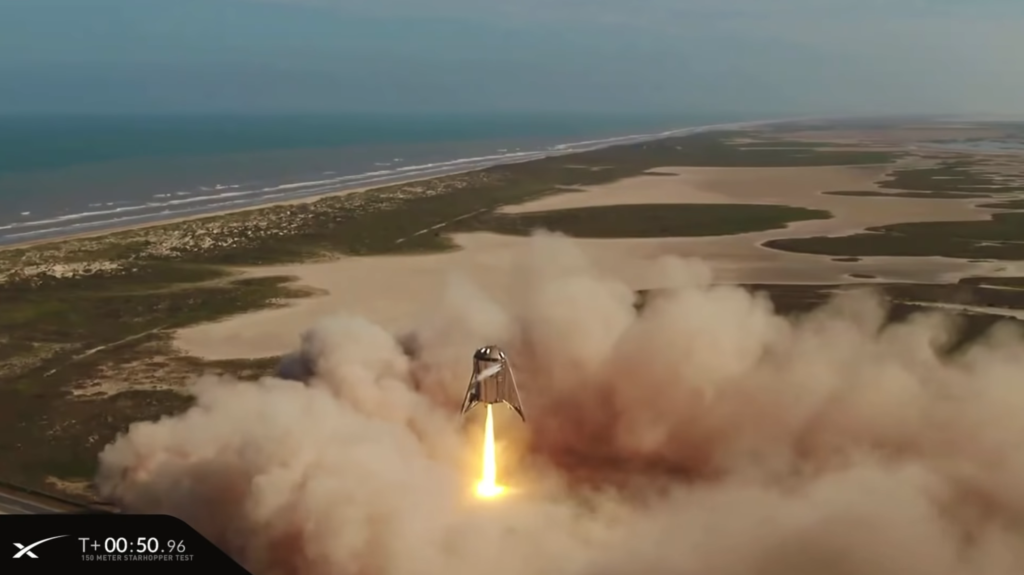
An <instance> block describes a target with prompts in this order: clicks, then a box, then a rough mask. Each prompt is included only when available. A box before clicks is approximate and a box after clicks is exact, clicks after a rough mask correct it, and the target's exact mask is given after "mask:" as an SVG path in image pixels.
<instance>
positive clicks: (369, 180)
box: [0, 114, 748, 245]
mask: <svg viewBox="0 0 1024 575" xmlns="http://www.w3.org/2000/svg"><path fill="white" fill-rule="evenodd" d="M746 120H748V118H737V117H722V116H704V117H697V116H695V117H689V118H687V117H664V116H662V117H654V116H636V115H634V116H622V117H614V116H572V115H557V116H556V115H511V114H509V115H490V116H483V115H475V116H471V115H449V116H443V115H429V116H426V115H425V116H329V117H328V116H318V117H313V116H146V117H141V116H80V117H72V116H45V117H44V116H35V117H13V116H12V117H0V244H7V245H10V244H14V243H19V242H25V241H32V240H39V239H49V238H57V237H62V236H67V235H73V234H77V233H82V232H94V231H102V230H105V229H113V228H118V227H122V226H128V225H135V224H141V223H148V222H154V221H160V220H166V219H172V218H176V217H181V216H188V215H196V214H204V213H214V212H218V211H224V210H231V209H237V208H242V207H248V206H254V205H260V204H268V203H273V202H277V201H284V200H289V199H296V198H302V197H308V196H314V195H319V194H324V193H328V192H332V191H340V190H344V189H351V188H357V187H365V186H375V185H385V184H388V183H393V182H397V181H402V180H406V179H412V178H421V177H430V176H437V175H443V174H446V173H452V172H458V171H464V170H471V169H477V168H483V167H487V166H492V165H496V164H502V163H510V162H520V161H526V160H531V159H536V158H540V157H544V156H547V155H552V154H563V153H570V152H575V151H583V150H587V149H593V148H598V147H602V146H608V145H614V144H622V143H630V142H638V141H643V140H645V139H651V138H655V137H660V136H664V135H669V134H673V133H685V132H686V131H692V129H693V128H695V127H699V126H708V125H719V124H727V123H734V122H743V121H746Z"/></svg>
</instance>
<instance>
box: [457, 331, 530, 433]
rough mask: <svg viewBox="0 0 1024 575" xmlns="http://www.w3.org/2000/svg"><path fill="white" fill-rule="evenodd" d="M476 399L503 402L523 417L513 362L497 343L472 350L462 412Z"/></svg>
mask: <svg viewBox="0 0 1024 575" xmlns="http://www.w3.org/2000/svg"><path fill="white" fill-rule="evenodd" d="M478 403H484V404H494V403H504V404H505V405H507V406H508V407H509V408H510V409H512V410H513V411H515V412H516V413H518V414H519V418H520V419H522V420H523V421H526V415H524V414H523V403H522V401H521V400H520V399H519V388H518V387H516V378H515V375H513V374H512V366H511V365H509V363H508V358H507V357H506V356H505V352H504V351H502V350H501V349H500V348H499V347H498V346H494V345H489V346H486V347H481V348H480V349H478V350H476V352H474V353H473V376H472V377H471V378H470V379H469V388H468V389H467V390H466V398H465V399H464V400H463V401H462V413H463V414H465V413H466V412H468V411H469V410H470V409H473V408H474V407H476V405H477V404H478Z"/></svg>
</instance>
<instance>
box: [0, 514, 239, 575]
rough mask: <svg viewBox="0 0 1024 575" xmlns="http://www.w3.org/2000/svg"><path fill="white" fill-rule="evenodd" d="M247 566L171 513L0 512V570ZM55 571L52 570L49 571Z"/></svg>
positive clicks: (229, 569) (11, 573) (228, 570)
mask: <svg viewBox="0 0 1024 575" xmlns="http://www.w3.org/2000/svg"><path fill="white" fill-rule="evenodd" d="M65 568H71V569H74V571H73V572H74V573H79V574H88V573H145V574H146V575H159V574H162V573H189V572H190V571H189V570H190V569H193V570H194V569H199V570H203V571H205V572H207V573H218V574H220V575H229V574H233V573H237V574H239V575H248V572H247V571H246V570H245V569H243V568H242V567H241V566H240V565H239V564H238V563H236V562H235V561H234V560H233V559H231V557H229V556H228V555H227V554H226V553H224V552H223V551H221V550H220V549H219V548H217V546H216V545H214V544H213V543H211V542H210V541H208V540H207V539H206V538H205V537H203V536H202V535H200V534H199V533H198V532H197V531H196V530H195V529H192V528H191V527H189V525H188V524H187V523H185V522H184V521H182V520H180V519H178V518H176V517H171V516H170V515H125V514H95V515H88V514H82V515H79V514H54V515H0V573H3V574H4V575H21V574H22V573H25V574H28V573H32V574H38V573H43V572H47V571H48V570H50V569H65ZM53 572H56V571H53Z"/></svg>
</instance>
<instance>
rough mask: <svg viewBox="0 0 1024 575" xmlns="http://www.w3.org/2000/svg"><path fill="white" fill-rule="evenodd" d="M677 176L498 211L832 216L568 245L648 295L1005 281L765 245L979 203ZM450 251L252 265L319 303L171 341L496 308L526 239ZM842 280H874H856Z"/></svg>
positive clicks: (476, 236)
mask: <svg viewBox="0 0 1024 575" xmlns="http://www.w3.org/2000/svg"><path fill="white" fill-rule="evenodd" d="M670 170H671V171H672V172H673V173H675V174H676V175H675V176H638V177H635V178H629V179H626V180H622V181H619V182H615V183H611V184H607V185H603V186H594V187H592V188H588V189H586V190H584V191H578V192H567V193H565V194H559V195H555V196H549V197H547V198H543V199H540V200H537V201H534V202H530V203H527V204H523V205H518V206H511V207H508V208H506V211H508V212H513V213H515V212H519V213H522V212H528V211H537V210H550V209H565V208H572V207H586V206H592V205H620V204H624V203H687V202H690V203H708V202H712V203H779V204H786V205H796V206H805V207H811V208H823V209H827V210H830V211H833V213H834V215H835V218H834V219H831V220H820V221H808V222H799V223H796V224H791V225H790V226H789V227H787V228H786V229H782V230H773V231H768V232H756V233H749V234H739V235H732V236H716V237H699V238H643V239H601V240H590V239H588V240H576V245H578V246H579V248H580V249H581V250H582V251H583V252H584V253H585V254H586V255H587V256H588V257H589V258H590V259H591V260H592V261H593V263H594V266H595V267H596V268H597V269H598V270H600V271H601V272H603V273H605V274H607V275H609V276H610V277H613V278H616V279H619V280H621V281H623V282H624V283H625V284H626V285H629V286H630V287H631V288H633V289H643V288H651V287H657V285H653V284H652V282H654V281H656V279H654V276H652V275H651V273H650V268H649V267H648V266H649V264H650V262H652V261H653V260H655V259H657V258H658V257H661V256H666V255H671V256H679V257H684V258H700V259H702V260H704V261H705V262H706V263H707V264H708V265H709V266H710V267H711V268H712V269H713V270H714V273H715V274H716V277H717V278H718V279H719V280H721V281H727V282H743V283H748V282H750V283H856V282H858V281H860V282H863V281H910V282H927V281H955V280H956V279H958V278H959V277H963V276H964V275H970V274H985V275H1012V274H1013V273H1020V271H1021V270H1015V269H1012V267H1013V266H1009V265H1008V264H1007V263H1006V262H997V263H969V262H966V261H963V260H953V259H946V258H893V257H878V258H864V259H863V260H862V261H861V262H857V263H850V262H836V261H833V260H832V259H831V258H829V257H825V256H816V255H808V254H795V253H788V252H781V251H776V250H770V249H766V248H763V247H761V246H760V244H761V243H762V242H764V241H767V240H769V239H776V238H786V237H803V236H807V235H839V234H846V233H852V232H855V231H858V230H860V229H862V228H863V227H866V226H876V225H884V224H888V223H899V222H910V221H936V220H967V219H984V218H986V217H987V214H988V213H990V212H991V211H990V210H980V209H976V208H973V207H972V205H971V204H972V203H978V200H922V199H906V198H871V197H845V196H829V195H823V194H821V193H820V192H821V191H822V190H872V189H876V188H875V187H874V185H873V182H874V181H876V180H877V179H879V178H880V177H881V175H882V174H883V173H884V171H885V170H886V168H885V167H884V166H857V167H820V168H819V167H815V168H682V169H680V168H672V169H658V170H657V171H658V172H668V171H670ZM453 239H454V240H455V241H456V243H457V244H458V245H459V246H460V247H461V248H462V249H461V250H459V251H455V252H448V253H442V254H431V255H418V256H375V257H343V258H340V259H338V260H335V261H330V262H321V263H310V264H296V265H288V266H275V267H261V268H253V269H250V270H247V272H246V273H247V274H249V275H251V276H269V275H290V276H295V277H296V278H297V281H298V283H299V284H301V285H305V286H309V287H313V288H317V289H320V290H324V291H326V292H327V295H324V296H319V297H315V298H309V299H304V300H298V301H296V302H294V303H293V304H291V305H289V306H287V307H284V308H278V309H272V310H264V311H258V312H253V313H249V314H244V315H240V316H236V317H233V318H228V319H226V320H223V321H220V322H215V323H209V324H202V325H197V326H192V327H189V328H186V329H183V330H181V331H179V332H178V334H177V338H176V343H177V345H178V347H179V348H180V349H182V350H183V351H185V352H188V353H190V354H193V355H197V356H201V357H206V358H210V359H226V358H238V357H262V356H271V355H278V354H283V353H286V352H288V351H290V350H292V349H294V348H295V346H296V345H297V344H298V337H299V335H300V333H301V332H302V331H303V330H304V329H306V328H307V327H309V326H310V325H311V324H312V323H314V322H315V321H316V320H317V319H319V318H322V317H324V316H325V315H329V314H333V313H354V314H358V315H361V316H364V317H367V318H369V319H371V320H373V321H376V322H378V323H380V324H381V325H382V326H384V327H386V328H388V329H392V330H401V329H404V328H407V327H410V326H411V325H412V324H413V323H415V322H416V320H417V319H419V318H420V317H421V316H422V314H425V313H428V312H429V311H430V309H431V307H432V306H434V305H436V304H437V303H438V302H439V301H440V300H441V298H442V297H443V295H444V293H445V290H446V288H447V287H448V285H449V281H450V280H451V278H452V277H453V276H454V275H461V276H464V277H466V278H469V279H471V280H472V281H473V282H474V283H476V284H477V285H479V286H480V287H481V288H483V289H484V290H485V291H486V292H487V293H488V294H489V295H491V296H492V297H495V298H497V299H499V300H504V299H507V298H509V297H513V296H514V294H513V293H510V290H513V289H514V287H511V286H514V285H515V283H514V281H511V280H512V279H514V275H515V273H516V270H517V268H516V264H515V262H516V261H517V259H518V258H521V257H524V256H525V255H528V250H529V249H530V246H531V243H530V240H529V239H528V238H522V237H513V236H502V235H498V234H491V233H472V234H458V235H455V236H454V238H453ZM851 273H860V274H871V275H874V276H876V277H877V278H878V279H877V280H857V279H853V278H850V277H849V274H851Z"/></svg>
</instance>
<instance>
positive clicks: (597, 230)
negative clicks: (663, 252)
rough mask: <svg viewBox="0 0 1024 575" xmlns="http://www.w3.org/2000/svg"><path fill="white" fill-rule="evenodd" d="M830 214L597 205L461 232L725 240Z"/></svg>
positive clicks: (500, 216) (495, 219)
mask: <svg viewBox="0 0 1024 575" xmlns="http://www.w3.org/2000/svg"><path fill="white" fill-rule="evenodd" d="M831 217H832V215H831V214H830V213H829V212H827V211H824V210H812V209H807V208H799V207H791V206H777V205H760V204H632V205H619V206H594V207H586V208H574V209H565V210H551V211H546V212H528V213H520V214H506V213H492V214H489V215H487V216H486V217H481V218H478V219H474V220H472V221H469V222H467V223H465V224H460V225H458V226H456V227H455V229H456V230H458V231H491V232H496V233H501V234H510V235H529V234H530V233H531V232H533V231H534V230H537V229H544V230H549V231H557V232H562V233H564V234H566V235H570V236H574V237H579V238H667V237H687V236H723V235H730V234H743V233H748V232H760V231H765V230H773V229H779V228H784V227H786V225H787V224H789V223H792V222H800V221H806V220H823V219H828V218H831Z"/></svg>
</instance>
